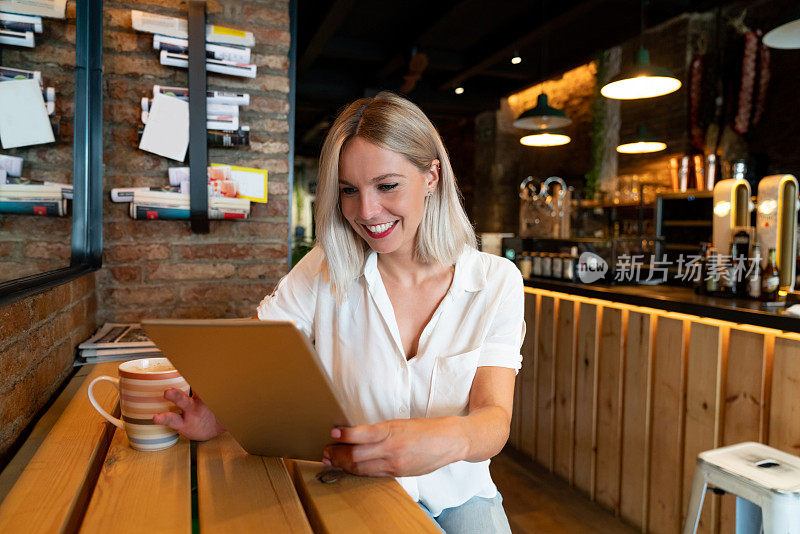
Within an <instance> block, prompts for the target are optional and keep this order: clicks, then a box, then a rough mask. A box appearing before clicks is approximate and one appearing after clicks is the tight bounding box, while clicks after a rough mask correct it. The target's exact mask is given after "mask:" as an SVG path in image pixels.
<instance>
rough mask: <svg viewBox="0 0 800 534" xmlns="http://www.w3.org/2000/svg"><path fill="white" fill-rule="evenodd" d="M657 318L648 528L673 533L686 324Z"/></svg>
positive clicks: (680, 463)
mask: <svg viewBox="0 0 800 534" xmlns="http://www.w3.org/2000/svg"><path fill="white" fill-rule="evenodd" d="M657 317H658V319H657V323H656V332H655V354H654V366H653V404H652V433H651V443H650V492H649V503H648V531H649V532H652V533H654V534H660V533H662V532H664V533H670V534H673V533H676V532H679V530H680V528H681V526H682V525H681V524H680V518H681V493H682V491H681V490H682V488H681V481H682V471H683V420H684V404H685V392H686V348H687V347H686V345H687V338H688V326H689V325H688V323H687V322H686V321H684V320H683V319H680V318H675V317H670V316H666V315H664V316H657Z"/></svg>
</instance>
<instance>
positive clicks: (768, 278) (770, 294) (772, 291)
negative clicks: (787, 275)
mask: <svg viewBox="0 0 800 534" xmlns="http://www.w3.org/2000/svg"><path fill="white" fill-rule="evenodd" d="M779 286H780V273H779V272H778V265H777V264H776V263H775V249H774V248H771V249H769V254H768V256H767V265H766V266H765V267H764V272H763V274H762V275H761V300H763V301H765V302H775V301H776V300H778V287H779Z"/></svg>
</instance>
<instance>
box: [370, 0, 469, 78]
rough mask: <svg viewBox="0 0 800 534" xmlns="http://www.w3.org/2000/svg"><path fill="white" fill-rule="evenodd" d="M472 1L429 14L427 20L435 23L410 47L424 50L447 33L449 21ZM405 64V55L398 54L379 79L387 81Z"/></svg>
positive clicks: (380, 71)
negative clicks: (435, 39) (442, 34)
mask: <svg viewBox="0 0 800 534" xmlns="http://www.w3.org/2000/svg"><path fill="white" fill-rule="evenodd" d="M472 1H473V0H462V1H461V2H458V3H457V4H456V5H454V6H453V7H451V8H450V9H448V10H446V11H444V12H442V13H427V14H426V15H425V18H426V19H428V20H433V21H434V23H433V24H431V25H430V26H428V27H427V28H425V30H423V32H422V33H420V34H419V35H418V36H417V38H416V39H414V41H413V43H410V44H409V45H408V46H420V47H423V48H424V47H425V46H427V45H429V44H430V43H431V41H433V39H434V38H435V37H436V36H437V35H438V34H439V33H440V32H443V31H447V27H448V24H449V19H450V18H452V17H454V16H455V15H457V14H458V12H459V10H461V9H462V8H463V7H464V6H465V5H467V4H469V3H470V2H472ZM431 5H432V6H435V5H436V3H435V2H432V3H431ZM405 64H406V59H405V54H403V53H400V52H398V53H397V54H395V55H394V56H393V57H392V58H391V59H390V60H389V61H387V62H386V65H384V66H383V68H381V70H379V71H378V78H379V79H381V80H385V79H386V78H388V77H389V76H391V74H392V73H393V72H395V71H396V70H397V69H400V68H402V67H404V66H405Z"/></svg>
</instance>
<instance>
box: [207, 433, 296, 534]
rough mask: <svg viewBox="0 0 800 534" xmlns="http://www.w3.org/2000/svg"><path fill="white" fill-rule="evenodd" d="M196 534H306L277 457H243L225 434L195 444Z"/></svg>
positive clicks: (280, 462)
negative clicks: (197, 523) (197, 515)
mask: <svg viewBox="0 0 800 534" xmlns="http://www.w3.org/2000/svg"><path fill="white" fill-rule="evenodd" d="M197 503H198V508H199V519H200V530H201V532H214V533H225V532H231V533H237V534H238V533H239V532H270V533H275V534H281V533H303V534H311V526H310V525H309V523H308V519H306V516H305V512H303V506H302V505H301V504H300V499H299V498H298V497H297V493H296V492H295V490H294V486H293V485H292V480H291V478H290V477H289V473H288V472H287V470H286V466H285V465H284V464H283V461H282V460H281V459H280V458H263V457H261V456H253V455H250V454H247V453H246V452H245V451H244V450H243V449H242V447H241V446H240V445H239V444H238V443H237V442H236V440H234V439H233V437H232V436H231V435H230V434H228V433H225V434H223V435H221V436H218V437H216V438H214V439H212V440H209V441H206V442H204V443H199V444H198V445H197Z"/></svg>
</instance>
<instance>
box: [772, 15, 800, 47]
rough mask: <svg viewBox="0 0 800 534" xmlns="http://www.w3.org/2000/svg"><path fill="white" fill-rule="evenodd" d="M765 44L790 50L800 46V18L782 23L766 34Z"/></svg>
mask: <svg viewBox="0 0 800 534" xmlns="http://www.w3.org/2000/svg"><path fill="white" fill-rule="evenodd" d="M764 44H765V45H767V46H768V47H770V48H780V49H783V50H790V49H793V48H800V19H797V20H793V21H791V22H787V23H786V24H781V25H780V26H778V27H777V28H775V29H773V30H770V31H769V32H767V34H766V35H765V36H764Z"/></svg>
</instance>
